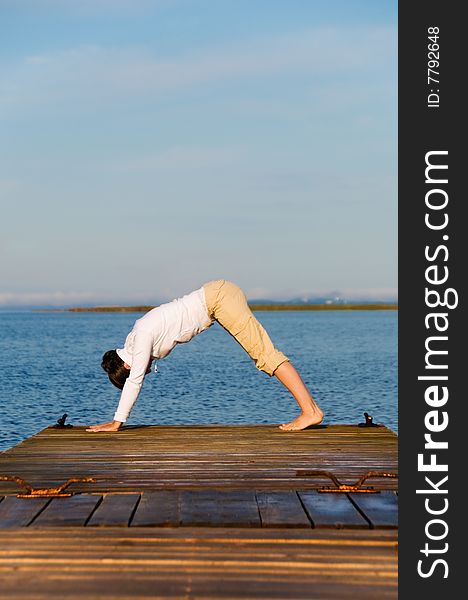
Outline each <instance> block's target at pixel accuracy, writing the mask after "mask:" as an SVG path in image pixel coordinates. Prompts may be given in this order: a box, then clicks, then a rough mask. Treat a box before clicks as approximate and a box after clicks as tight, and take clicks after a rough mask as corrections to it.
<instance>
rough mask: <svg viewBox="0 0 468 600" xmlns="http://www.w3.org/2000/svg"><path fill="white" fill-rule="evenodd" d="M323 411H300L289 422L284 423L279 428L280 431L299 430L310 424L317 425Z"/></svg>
mask: <svg viewBox="0 0 468 600" xmlns="http://www.w3.org/2000/svg"><path fill="white" fill-rule="evenodd" d="M323 416H324V415H323V412H322V411H321V410H319V411H317V412H313V413H301V414H300V415H299V416H298V417H296V418H295V419H294V421H291V423H284V424H283V425H280V426H279V428H280V429H281V430H282V431H301V430H302V429H305V428H306V427H310V426H311V425H318V424H319V423H321V422H322V421H323Z"/></svg>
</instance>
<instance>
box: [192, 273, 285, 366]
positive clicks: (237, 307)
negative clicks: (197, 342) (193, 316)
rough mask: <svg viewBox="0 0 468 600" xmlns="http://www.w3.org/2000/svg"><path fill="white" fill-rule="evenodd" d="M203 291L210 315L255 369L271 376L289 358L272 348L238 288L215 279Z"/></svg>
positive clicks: (228, 282)
mask: <svg viewBox="0 0 468 600" xmlns="http://www.w3.org/2000/svg"><path fill="white" fill-rule="evenodd" d="M203 288H204V290H205V299H206V307H207V309H208V314H209V316H210V317H211V318H212V319H216V321H218V323H219V324H220V325H222V326H223V327H224V329H226V331H228V332H229V333H230V334H231V335H232V336H233V337H234V338H235V339H236V340H237V341H238V342H239V344H240V345H241V346H242V348H244V350H245V351H246V352H247V354H248V355H249V356H250V357H251V358H252V359H253V360H254V361H255V364H256V367H257V369H260V371H264V372H265V373H268V375H270V376H271V375H273V373H274V372H275V370H276V369H277V368H278V367H279V366H280V364H281V363H283V362H285V361H287V360H288V357H287V356H285V355H284V354H283V353H282V352H279V351H278V350H276V348H275V347H274V346H273V343H272V341H271V340H270V337H269V336H268V333H267V332H266V331H265V329H264V328H263V327H262V326H261V325H260V323H259V322H258V321H257V319H256V318H255V317H254V315H253V314H252V311H251V310H250V308H249V306H248V304H247V299H246V297H245V294H244V292H243V291H242V290H241V289H240V287H238V286H237V285H235V284H234V283H231V282H230V281H226V280H224V279H218V280H217V281H210V282H209V283H205V285H204V286H203Z"/></svg>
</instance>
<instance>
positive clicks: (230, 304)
mask: <svg viewBox="0 0 468 600" xmlns="http://www.w3.org/2000/svg"><path fill="white" fill-rule="evenodd" d="M207 285H208V286H209V287H208V289H207V288H206V287H205V293H206V296H207V304H208V305H209V306H208V309H209V312H210V314H211V316H212V317H214V318H215V319H216V320H217V321H218V322H219V323H220V325H222V327H224V329H226V331H228V332H229V333H230V334H231V335H232V336H233V337H234V338H235V339H236V341H237V342H238V343H239V344H240V345H241V346H242V348H244V350H245V351H246V352H247V353H248V354H249V356H250V357H251V358H252V359H253V360H254V361H255V364H256V366H257V368H258V369H259V370H261V371H264V372H265V373H267V374H268V375H269V376H272V375H275V376H276V377H277V379H278V380H279V381H281V383H282V384H283V385H284V386H285V387H286V388H287V389H288V390H289V391H290V392H291V394H292V395H293V396H294V398H295V399H296V401H297V403H298V404H299V407H300V408H301V411H302V412H301V414H300V415H299V417H297V419H294V420H293V421H291V423H288V424H286V425H281V426H280V428H281V429H283V430H284V431H299V430H301V429H305V428H306V427H309V426H310V425H315V424H317V423H320V421H321V420H322V419H323V413H322V411H321V410H320V408H319V407H318V406H317V404H316V403H315V401H314V399H313V398H312V396H311V394H310V392H309V391H308V389H307V388H306V386H305V384H304V382H303V381H302V379H301V377H300V376H299V374H298V372H297V371H296V369H295V368H294V367H293V366H292V364H291V363H290V362H289V360H288V357H287V356H285V355H284V354H283V353H282V352H279V351H278V350H277V349H276V348H275V347H274V345H273V343H272V341H271V339H270V337H269V336H268V334H267V332H266V331H265V329H264V328H263V327H262V325H261V324H260V323H259V321H258V320H257V319H256V318H255V316H254V315H253V313H252V311H251V310H250V308H249V306H248V304H247V300H246V298H245V295H244V293H243V291H242V290H241V289H240V288H239V287H238V286H237V285H235V284H233V283H231V282H230V281H224V280H223V281H217V282H212V284H207Z"/></svg>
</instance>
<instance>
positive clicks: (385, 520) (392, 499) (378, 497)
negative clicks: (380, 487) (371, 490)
mask: <svg viewBox="0 0 468 600" xmlns="http://www.w3.org/2000/svg"><path fill="white" fill-rule="evenodd" d="M350 496H351V498H352V500H353V502H354V503H355V504H356V505H357V506H358V507H359V508H360V509H361V511H362V512H363V513H364V514H365V515H366V517H367V518H368V519H369V521H370V522H371V526H372V527H374V528H376V529H379V528H381V527H391V528H396V527H398V498H397V496H396V494H395V493H394V492H390V491H382V492H380V493H379V494H350Z"/></svg>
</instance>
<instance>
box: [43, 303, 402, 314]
mask: <svg viewBox="0 0 468 600" xmlns="http://www.w3.org/2000/svg"><path fill="white" fill-rule="evenodd" d="M249 306H250V309H251V310H252V311H260V310H262V311H286V310H294V311H297V310H398V304H396V303H389V304H385V303H381V304H379V303H373V304H284V303H278V304H255V303H253V302H252V303H249ZM153 308H156V306H95V307H74V308H64V309H47V310H45V311H44V312H75V313H83V312H85V313H88V312H99V313H102V312H105V313H113V312H148V311H149V310H151V309H153ZM41 312H42V311H41Z"/></svg>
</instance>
